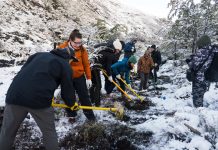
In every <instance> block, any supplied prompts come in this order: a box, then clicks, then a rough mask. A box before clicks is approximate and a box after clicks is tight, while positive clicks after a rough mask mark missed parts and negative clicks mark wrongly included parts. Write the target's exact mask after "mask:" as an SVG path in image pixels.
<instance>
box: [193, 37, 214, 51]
mask: <svg viewBox="0 0 218 150" xmlns="http://www.w3.org/2000/svg"><path fill="white" fill-rule="evenodd" d="M196 44H197V46H198V48H203V47H205V46H208V45H210V44H211V40H210V37H209V36H207V35H203V36H201V37H200V38H199V39H198V41H197V43H196Z"/></svg>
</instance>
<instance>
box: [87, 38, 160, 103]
mask: <svg viewBox="0 0 218 150" xmlns="http://www.w3.org/2000/svg"><path fill="white" fill-rule="evenodd" d="M136 42H137V40H135V39H134V40H132V41H130V42H128V43H126V44H123V43H124V42H122V41H120V40H119V39H116V40H114V41H113V42H111V41H110V42H108V43H104V44H98V45H97V46H95V47H99V46H104V47H103V48H101V50H100V51H98V52H97V54H96V55H94V56H95V57H94V58H93V60H92V66H91V68H92V69H91V70H92V83H93V86H92V87H91V89H90V97H91V101H92V102H93V103H95V105H96V106H99V105H100V99H101V96H100V95H101V88H102V83H101V74H100V72H103V75H104V81H105V86H104V89H105V91H106V93H107V96H109V97H110V96H111V93H112V92H113V89H114V88H115V85H116V84H117V83H118V85H119V86H120V88H121V89H119V88H118V89H119V90H120V92H121V94H122V98H123V99H126V96H125V94H124V93H123V91H124V92H125V85H126V84H127V86H128V87H131V85H130V71H131V70H133V69H134V66H135V65H136V64H137V63H138V64H137V66H138V67H137V68H138V70H137V73H138V75H139V76H140V79H141V84H140V87H139V90H143V89H144V90H146V89H147V88H148V79H149V77H152V78H153V79H154V81H155V82H156V81H157V71H158V69H159V66H160V64H161V54H160V52H159V51H158V50H157V48H156V45H152V46H151V47H148V49H147V50H146V51H145V54H144V56H142V57H141V58H140V59H139V61H137V58H136V56H135V55H134V54H135V52H136V48H135V44H136ZM121 51H123V52H124V57H123V58H122V59H120V55H121ZM119 60H120V61H119ZM123 81H125V82H126V84H125V83H124V82H123ZM114 82H115V83H114Z"/></svg>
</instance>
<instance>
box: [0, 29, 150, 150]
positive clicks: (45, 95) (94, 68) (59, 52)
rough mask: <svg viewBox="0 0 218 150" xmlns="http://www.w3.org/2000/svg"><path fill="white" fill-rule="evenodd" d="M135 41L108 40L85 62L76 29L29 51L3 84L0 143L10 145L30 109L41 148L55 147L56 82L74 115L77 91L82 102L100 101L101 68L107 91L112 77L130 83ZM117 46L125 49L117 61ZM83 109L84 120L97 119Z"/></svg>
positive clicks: (71, 113) (67, 111)
mask: <svg viewBox="0 0 218 150" xmlns="http://www.w3.org/2000/svg"><path fill="white" fill-rule="evenodd" d="M136 42H137V41H136V40H132V41H130V42H129V43H127V44H125V43H124V42H123V41H120V40H119V39H116V40H114V41H112V42H108V43H106V44H105V47H104V49H103V50H102V51H100V52H99V53H98V57H97V58H96V59H95V60H94V62H95V63H94V64H90V61H89V57H88V55H89V54H88V52H87V50H86V48H85V47H84V46H83V44H82V34H81V33H80V31H79V30H77V29H75V30H73V31H72V33H71V34H70V36H69V39H68V40H67V41H65V42H64V43H61V44H59V45H57V48H55V49H53V50H52V51H50V52H39V53H36V54H34V55H31V56H30V57H29V58H28V60H27V61H26V63H25V64H24V65H23V67H22V68H21V70H20V71H19V72H18V74H17V75H16V76H15V78H14V79H13V81H12V83H11V85H10V87H9V89H8V92H7V95H6V105H5V110H4V119H3V124H2V127H1V133H0V147H1V148H2V149H4V150H9V149H11V148H12V145H13V142H14V139H15V136H16V133H17V131H18V129H19V127H20V124H21V123H22V122H23V120H24V119H25V118H26V116H27V114H28V113H30V114H31V115H32V117H33V118H34V120H35V121H36V123H37V124H38V126H39V128H40V130H41V131H42V135H43V143H44V144H45V147H46V149H52V150H56V149H58V140H57V134H56V131H55V124H54V110H53V108H52V101H53V97H54V92H55V90H56V89H57V88H58V87H59V86H60V87H61V97H62V99H63V101H64V102H65V104H66V105H67V106H68V107H69V108H67V109H66V114H67V116H68V117H71V118H72V117H73V118H75V117H76V115H77V112H76V111H75V110H76V108H78V103H77V101H76V98H77V96H76V94H77V95H78V98H79V99H78V101H79V103H80V104H81V105H84V106H92V103H91V100H92V102H94V103H95V105H96V106H99V105H100V90H101V77H100V71H102V72H105V74H104V77H105V90H106V91H107V94H110V93H112V91H113V89H114V87H115V85H114V84H113V82H117V81H118V82H119V83H120V87H121V88H122V89H123V90H125V85H124V83H123V82H121V78H123V79H125V81H126V83H127V84H130V79H129V74H130V71H131V70H132V69H133V68H134V65H135V64H136V63H137V59H136V57H135V56H134V53H135V52H136V48H135V43H136ZM121 50H123V51H124V58H123V59H122V60H121V61H118V60H119V59H120V55H121ZM151 65H153V64H151ZM95 94H97V96H96V95H95ZM123 96H124V95H123ZM90 98H91V100H90ZM96 99H97V101H96ZM83 112H84V114H85V116H86V118H87V119H88V120H89V121H95V120H96V117H95V115H94V113H93V111H92V110H83Z"/></svg>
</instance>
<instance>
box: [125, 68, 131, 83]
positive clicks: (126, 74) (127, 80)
mask: <svg viewBox="0 0 218 150" xmlns="http://www.w3.org/2000/svg"><path fill="white" fill-rule="evenodd" d="M129 74H130V71H126V72H125V80H126V83H127V84H130V79H129Z"/></svg>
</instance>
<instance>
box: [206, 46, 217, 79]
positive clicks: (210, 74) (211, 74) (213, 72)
mask: <svg viewBox="0 0 218 150" xmlns="http://www.w3.org/2000/svg"><path fill="white" fill-rule="evenodd" d="M214 48H218V45H215V46H213V49H214ZM205 78H206V80H207V81H210V82H218V52H214V57H213V60H212V62H211V65H210V67H209V68H208V69H207V71H206V72H205Z"/></svg>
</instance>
